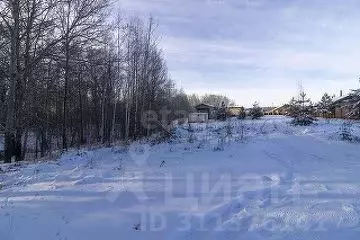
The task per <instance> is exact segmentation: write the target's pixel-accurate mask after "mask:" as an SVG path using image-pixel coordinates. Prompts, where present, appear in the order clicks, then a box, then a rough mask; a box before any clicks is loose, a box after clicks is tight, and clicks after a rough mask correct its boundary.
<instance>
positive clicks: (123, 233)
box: [0, 117, 360, 240]
mask: <svg viewBox="0 0 360 240" xmlns="http://www.w3.org/2000/svg"><path fill="white" fill-rule="evenodd" d="M288 121H289V120H288V119H287V118H284V117H267V118H264V119H262V120H257V121H248V120H246V121H238V120H232V121H229V122H225V123H211V124H207V125H206V124H198V125H193V126H192V127H191V128H190V129H188V126H187V125H186V126H181V127H179V128H178V129H177V131H176V134H175V137H174V139H172V141H170V142H168V143H162V144H158V145H153V146H151V145H148V144H146V143H137V144H133V145H131V146H130V147H128V148H126V147H115V148H112V149H97V150H92V151H85V150H84V151H74V152H70V153H68V154H66V155H64V156H62V157H61V158H60V159H58V160H57V161H54V162H47V163H37V164H27V165H24V164H23V165H0V167H1V170H0V239H1V240H23V239H27V240H38V239H46V240H52V239H54V240H65V239H67V240H72V239H74V240H82V239H84V240H98V239H106V240H112V239H147V240H152V239H175V240H177V239H179V240H180V239H189V240H190V239H221V240H223V239H250V240H251V239H359V237H360V174H359V172H360V151H359V150H360V145H359V143H349V142H344V141H341V140H340V139H339V128H340V127H341V124H342V121H325V120H323V121H319V122H318V124H317V125H315V126H311V127H293V126H290V125H289V124H288ZM358 132H360V131H359V127H358V126H357V125H354V133H355V134H356V133H358Z"/></svg>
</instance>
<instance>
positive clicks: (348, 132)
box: [340, 121, 360, 142]
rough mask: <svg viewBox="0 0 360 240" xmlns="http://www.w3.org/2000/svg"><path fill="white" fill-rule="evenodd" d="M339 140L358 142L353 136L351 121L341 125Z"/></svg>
mask: <svg viewBox="0 0 360 240" xmlns="http://www.w3.org/2000/svg"><path fill="white" fill-rule="evenodd" d="M340 138H341V140H343V141H349V142H360V138H359V137H357V136H355V135H354V131H353V123H352V122H351V121H346V122H344V123H343V124H342V125H341V127H340Z"/></svg>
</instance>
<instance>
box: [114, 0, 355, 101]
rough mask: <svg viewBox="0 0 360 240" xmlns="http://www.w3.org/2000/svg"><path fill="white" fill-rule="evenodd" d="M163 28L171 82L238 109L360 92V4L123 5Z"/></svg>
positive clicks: (235, 1) (174, 0)
mask: <svg viewBox="0 0 360 240" xmlns="http://www.w3.org/2000/svg"><path fill="white" fill-rule="evenodd" d="M118 1H119V5H120V7H121V8H122V9H123V10H124V11H126V12H127V13H128V14H130V15H140V16H149V15H150V14H152V15H153V16H154V17H155V19H156V20H157V21H158V23H159V32H160V33H161V35H162V42H161V44H162V47H163V49H164V53H165V57H166V59H167V63H168V67H169V70H170V74H171V77H172V78H173V79H174V80H175V81H176V83H177V86H178V87H180V88H183V89H184V90H185V91H186V92H187V93H198V94H204V93H220V94H225V95H227V96H228V97H230V98H232V99H234V100H235V101H236V102H237V104H239V105H244V106H249V105H251V104H252V103H253V102H254V101H259V102H260V103H261V105H263V106H265V105H268V106H271V105H274V106H275V105H279V104H282V103H285V102H288V101H289V99H290V98H291V96H293V95H296V93H297V91H298V85H299V82H302V85H303V87H304V88H305V90H306V91H307V92H308V95H309V96H310V97H312V99H313V100H314V101H317V100H319V98H320V97H321V95H322V94H323V93H324V92H328V93H330V94H336V95H339V92H340V90H344V92H347V91H348V90H349V89H353V88H357V87H360V83H359V81H358V78H359V76H360V1H359V0H346V1H344V0H118Z"/></svg>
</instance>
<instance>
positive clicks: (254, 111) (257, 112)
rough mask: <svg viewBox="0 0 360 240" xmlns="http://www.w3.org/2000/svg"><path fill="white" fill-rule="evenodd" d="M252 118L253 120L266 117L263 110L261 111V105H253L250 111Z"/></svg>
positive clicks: (256, 103)
mask: <svg viewBox="0 0 360 240" xmlns="http://www.w3.org/2000/svg"><path fill="white" fill-rule="evenodd" d="M250 116H251V118H252V119H259V118H261V117H262V116H264V112H263V110H262V109H261V107H260V105H259V103H258V102H255V103H254V104H253V107H252V108H251V110H250Z"/></svg>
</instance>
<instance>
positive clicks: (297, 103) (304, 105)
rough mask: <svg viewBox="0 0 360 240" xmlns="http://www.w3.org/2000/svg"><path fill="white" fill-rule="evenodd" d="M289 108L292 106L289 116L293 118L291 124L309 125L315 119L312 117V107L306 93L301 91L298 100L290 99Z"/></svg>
mask: <svg viewBox="0 0 360 240" xmlns="http://www.w3.org/2000/svg"><path fill="white" fill-rule="evenodd" d="M290 106H292V107H291V108H292V110H291V116H292V117H293V118H294V119H293V121H292V123H293V124H294V125H302V126H306V125H310V124H312V123H313V122H314V121H315V120H316V119H315V117H314V106H313V104H312V102H311V100H310V99H309V98H307V96H306V93H305V92H304V91H301V92H300V94H299V96H298V99H297V100H294V99H292V101H291V103H290Z"/></svg>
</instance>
